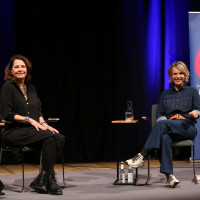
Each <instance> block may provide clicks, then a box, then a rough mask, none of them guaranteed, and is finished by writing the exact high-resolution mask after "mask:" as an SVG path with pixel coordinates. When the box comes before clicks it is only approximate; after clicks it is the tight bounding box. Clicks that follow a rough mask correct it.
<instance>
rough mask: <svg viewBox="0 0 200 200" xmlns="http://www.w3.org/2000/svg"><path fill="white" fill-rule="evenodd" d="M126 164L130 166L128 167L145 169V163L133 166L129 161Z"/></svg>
mask: <svg viewBox="0 0 200 200" xmlns="http://www.w3.org/2000/svg"><path fill="white" fill-rule="evenodd" d="M125 163H126V164H127V165H128V166H130V167H133V168H138V167H139V168H141V167H143V166H144V161H143V162H142V163H141V164H140V165H137V166H136V165H132V164H131V163H129V162H128V161H125Z"/></svg>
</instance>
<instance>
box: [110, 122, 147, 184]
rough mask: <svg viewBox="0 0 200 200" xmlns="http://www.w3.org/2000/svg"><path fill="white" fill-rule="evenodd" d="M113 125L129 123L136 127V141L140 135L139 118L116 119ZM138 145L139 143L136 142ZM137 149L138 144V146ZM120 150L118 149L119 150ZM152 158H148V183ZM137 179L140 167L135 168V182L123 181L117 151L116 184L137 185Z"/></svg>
mask: <svg viewBox="0 0 200 200" xmlns="http://www.w3.org/2000/svg"><path fill="white" fill-rule="evenodd" d="M111 123H112V124H113V125H114V124H118V125H120V124H121V125H122V124H127V125H128V124H129V125H132V126H134V127H135V136H136V141H137V135H138V120H132V121H126V120H114V121H112V122H111ZM136 145H137V143H136ZM136 149H137V146H136ZM117 152H118V151H117ZM150 178H151V177H150V158H148V177H147V181H146V183H145V184H148V181H149V180H150ZM137 180H138V168H136V169H135V178H134V181H133V183H128V182H127V181H126V182H125V183H122V182H121V181H120V180H119V155H118V153H117V178H116V180H115V182H114V183H113V184H114V185H136V184H137Z"/></svg>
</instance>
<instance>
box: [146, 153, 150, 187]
mask: <svg viewBox="0 0 200 200" xmlns="http://www.w3.org/2000/svg"><path fill="white" fill-rule="evenodd" d="M150 179H151V176H150V155H149V156H148V177H147V181H146V185H148V182H149V180H150Z"/></svg>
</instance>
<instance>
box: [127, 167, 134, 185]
mask: <svg viewBox="0 0 200 200" xmlns="http://www.w3.org/2000/svg"><path fill="white" fill-rule="evenodd" d="M128 183H133V168H132V167H129V169H128Z"/></svg>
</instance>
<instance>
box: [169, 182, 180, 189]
mask: <svg viewBox="0 0 200 200" xmlns="http://www.w3.org/2000/svg"><path fill="white" fill-rule="evenodd" d="M179 183H180V182H174V184H173V185H170V187H171V188H175V187H176V186H177V185H178V184H179Z"/></svg>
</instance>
